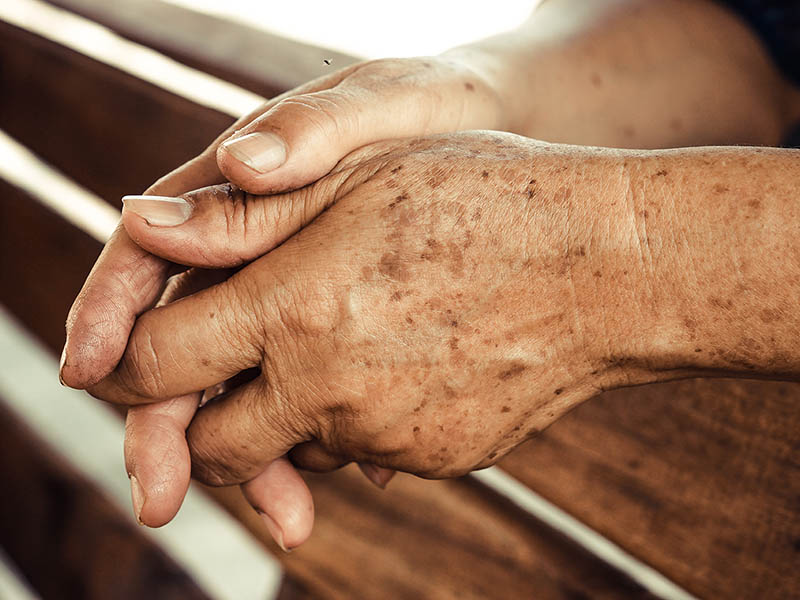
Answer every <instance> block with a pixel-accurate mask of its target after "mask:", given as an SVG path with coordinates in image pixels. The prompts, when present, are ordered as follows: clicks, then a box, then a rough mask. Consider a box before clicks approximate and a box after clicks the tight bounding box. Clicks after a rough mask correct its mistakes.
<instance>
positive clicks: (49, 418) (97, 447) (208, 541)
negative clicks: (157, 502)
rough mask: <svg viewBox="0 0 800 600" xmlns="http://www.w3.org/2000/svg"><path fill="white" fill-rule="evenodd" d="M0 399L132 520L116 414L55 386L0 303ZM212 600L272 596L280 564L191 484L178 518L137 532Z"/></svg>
mask: <svg viewBox="0 0 800 600" xmlns="http://www.w3.org/2000/svg"><path fill="white" fill-rule="evenodd" d="M0 396H2V397H3V398H4V399H5V401H6V402H8V403H10V406H9V408H10V409H11V410H12V411H13V412H14V413H15V414H17V415H18V416H19V417H20V418H21V419H22V420H23V421H25V422H26V423H27V424H28V425H29V426H30V427H31V428H32V429H33V430H35V431H36V432H38V433H39V435H40V436H41V437H42V438H43V439H45V440H47V442H48V444H50V445H51V446H53V447H54V448H55V449H56V451H57V452H58V453H59V454H60V455H62V456H63V457H64V458H65V459H66V460H68V461H70V462H71V463H72V464H73V465H74V466H75V467H76V468H77V469H78V470H79V471H80V472H81V473H82V474H84V475H85V476H86V477H87V478H89V479H90V480H91V481H93V482H94V483H96V484H97V485H98V487H99V488H100V489H101V490H102V491H103V492H104V493H105V494H106V495H107V496H108V497H109V498H110V499H111V500H112V501H114V502H115V503H116V504H117V505H118V506H119V507H120V508H121V509H122V512H123V513H124V514H126V515H128V516H129V518H130V519H131V520H133V514H132V511H131V508H130V487H129V482H128V478H127V476H126V474H125V464H124V460H123V451H122V440H123V436H124V430H123V425H122V422H121V421H120V419H119V417H118V416H117V415H116V414H114V413H113V412H112V411H111V409H110V408H109V407H108V406H106V405H104V404H103V403H101V402H99V401H97V400H95V399H93V398H91V397H90V396H89V395H87V394H86V393H84V392H81V391H77V390H72V389H69V388H65V387H62V386H61V385H59V383H58V364H57V362H56V361H55V359H54V358H53V357H52V356H51V355H50V354H49V353H48V352H47V351H46V350H45V349H44V348H43V347H41V346H40V345H39V344H38V343H37V342H35V341H34V340H33V338H32V336H30V335H28V334H27V332H26V331H25V330H24V329H23V328H22V327H21V326H20V325H19V324H18V323H16V321H15V320H14V319H13V317H12V316H11V315H10V314H9V313H8V312H7V311H6V310H5V309H4V308H3V307H2V306H0ZM143 531H146V532H147V535H150V536H151V537H152V538H153V539H154V540H155V541H156V543H158V544H159V545H160V546H161V547H162V548H163V549H164V550H165V551H166V552H167V553H168V554H169V555H170V556H171V557H172V558H174V559H175V561H176V562H177V563H178V564H180V565H181V566H182V567H183V568H184V569H186V571H187V572H189V573H190V574H191V575H192V577H193V578H194V579H195V581H196V582H197V583H198V585H200V586H201V587H202V588H203V589H204V591H206V593H208V594H209V595H210V596H211V597H212V598H218V599H220V600H244V599H252V600H268V599H270V598H275V597H276V594H277V592H278V589H279V587H280V583H281V577H282V570H281V567H280V565H279V563H278V562H277V561H276V560H275V559H274V558H272V556H271V555H270V554H269V553H268V552H267V551H266V550H265V549H264V548H263V547H262V546H261V545H260V544H259V543H258V542H257V541H256V540H255V539H254V538H253V537H252V536H251V535H250V534H249V533H248V532H247V531H246V530H245V529H244V528H243V527H242V525H241V524H240V523H238V522H237V521H236V520H234V519H233V518H232V517H231V516H230V515H228V514H227V513H226V512H224V511H223V510H222V509H220V508H219V507H217V505H216V504H215V503H214V502H212V501H211V500H210V499H208V498H207V497H206V496H205V495H204V494H203V493H202V492H200V491H199V490H197V489H194V488H193V487H191V488H190V489H189V492H188V493H187V495H186V500H185V501H184V504H183V507H182V509H181V510H180V512H179V513H178V516H177V517H176V518H175V519H174V520H173V521H172V522H171V523H170V524H169V525H166V526H164V527H162V528H160V529H143Z"/></svg>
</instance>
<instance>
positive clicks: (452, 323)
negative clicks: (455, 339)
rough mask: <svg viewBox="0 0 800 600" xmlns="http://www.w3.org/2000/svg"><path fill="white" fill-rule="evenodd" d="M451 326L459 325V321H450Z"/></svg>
mask: <svg viewBox="0 0 800 600" xmlns="http://www.w3.org/2000/svg"><path fill="white" fill-rule="evenodd" d="M450 327H458V321H450Z"/></svg>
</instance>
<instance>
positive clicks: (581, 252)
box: [575, 246, 586, 256]
mask: <svg viewBox="0 0 800 600" xmlns="http://www.w3.org/2000/svg"><path fill="white" fill-rule="evenodd" d="M575 256H586V246H581V247H580V248H578V249H577V250H575Z"/></svg>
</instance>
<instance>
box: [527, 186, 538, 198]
mask: <svg viewBox="0 0 800 600" xmlns="http://www.w3.org/2000/svg"><path fill="white" fill-rule="evenodd" d="M534 194H536V192H534V191H533V190H532V189H531V188H528V189H527V190H525V195H526V196H528V200H530V199H531V198H533V196H534Z"/></svg>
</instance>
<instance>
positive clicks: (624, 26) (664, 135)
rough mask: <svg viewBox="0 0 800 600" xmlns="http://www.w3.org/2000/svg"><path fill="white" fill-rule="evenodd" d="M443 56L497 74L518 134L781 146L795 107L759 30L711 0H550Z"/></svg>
mask: <svg viewBox="0 0 800 600" xmlns="http://www.w3.org/2000/svg"><path fill="white" fill-rule="evenodd" d="M446 56H450V57H454V58H455V59H457V60H461V61H464V62H466V63H467V64H469V65H471V66H472V67H473V68H474V69H475V70H476V71H478V72H479V73H481V74H483V76H484V77H485V78H486V79H488V80H489V81H491V82H492V84H493V85H494V87H495V88H496V89H497V90H498V93H499V94H500V96H501V101H502V104H503V106H504V110H505V112H506V118H507V123H506V128H507V129H508V130H509V131H513V132H515V133H520V134H522V135H527V136H530V137H535V138H539V139H545V140H548V141H557V142H566V143H576V144H587V145H601V146H612V147H628V148H663V147H678V146H688V145H699V144H755V145H774V144H776V143H778V142H779V141H780V139H781V136H782V135H783V133H784V130H785V128H786V127H787V126H788V125H790V124H791V123H790V121H791V120H793V119H794V118H795V117H796V116H797V115H796V114H795V113H796V109H797V106H796V104H797V91H796V90H793V89H792V88H791V87H790V86H789V85H788V84H787V83H786V82H785V81H784V80H783V79H782V78H781V76H780V74H779V73H778V71H777V70H776V68H775V67H774V66H773V64H772V63H771V61H770V59H769V57H768V56H767V54H766V52H765V51H764V49H763V48H762V46H761V45H760V43H759V41H758V40H757V39H756V37H755V35H754V34H753V33H752V32H751V31H750V30H749V29H748V28H747V27H746V26H745V25H744V24H743V23H741V22H740V21H739V20H738V19H737V18H736V17H734V16H733V15H731V14H729V13H728V12H727V11H726V10H725V9H723V8H721V7H720V6H718V5H716V4H715V3H713V2H710V1H709V0H702V1H701V0H655V1H654V0H607V1H604V2H585V1H584V0H546V1H545V2H544V3H543V4H542V5H541V6H540V7H539V9H537V10H536V12H535V13H534V14H533V15H532V17H531V19H530V20H529V21H528V22H527V23H525V24H524V25H523V26H521V27H520V28H519V29H517V30H515V31H512V32H509V33H506V34H502V35H499V36H496V37H493V38H490V39H487V40H483V41H481V42H477V43H475V44H472V45H469V46H465V47H462V48H457V49H454V50H451V51H450V52H448V53H446Z"/></svg>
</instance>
